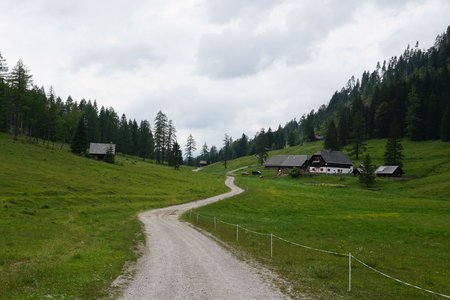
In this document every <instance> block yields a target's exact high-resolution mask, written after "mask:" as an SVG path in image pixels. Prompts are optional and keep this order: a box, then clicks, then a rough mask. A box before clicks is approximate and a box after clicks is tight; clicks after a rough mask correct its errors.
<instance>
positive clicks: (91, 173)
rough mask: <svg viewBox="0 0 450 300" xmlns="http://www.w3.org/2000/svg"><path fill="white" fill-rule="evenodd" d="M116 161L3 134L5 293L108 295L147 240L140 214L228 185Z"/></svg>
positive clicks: (0, 201)
mask: <svg viewBox="0 0 450 300" xmlns="http://www.w3.org/2000/svg"><path fill="white" fill-rule="evenodd" d="M116 162H117V163H116V164H115V165H111V164H107V163H104V162H101V161H95V160H91V159H88V158H84V157H78V156H75V155H73V154H71V153H69V152H67V151H60V150H59V148H58V150H50V149H47V148H46V147H44V146H41V145H35V144H29V143H27V142H26V141H18V142H15V143H14V142H13V141H12V139H11V138H10V136H7V135H4V134H0V170H1V171H0V298H2V299H23V298H27V299H28V298H35V299H41V298H46V297H48V298H57V299H62V298H69V299H74V298H75V299H98V298H101V297H104V296H106V295H107V294H108V288H109V286H110V284H111V282H112V281H113V280H114V279H115V278H116V277H117V276H118V275H119V274H121V272H122V267H123V266H124V263H125V262H127V261H134V260H135V259H136V258H137V256H138V246H139V244H142V242H144V236H143V234H142V228H141V223H140V222H139V221H138V219H137V217H136V215H137V213H138V212H141V211H145V210H147V209H151V208H156V207H163V206H168V205H173V204H178V203H183V202H187V201H191V200H196V199H202V198H205V197H208V196H211V195H216V194H219V193H222V192H224V191H226V190H227V189H226V188H225V186H224V185H223V175H220V176H214V175H213V176H211V174H206V173H202V172H192V171H191V169H190V168H181V170H180V171H175V170H173V169H172V168H169V167H167V166H160V165H157V164H153V162H151V161H150V162H147V161H146V162H143V161H142V160H139V159H138V158H135V157H123V156H121V155H118V156H117V157H116Z"/></svg>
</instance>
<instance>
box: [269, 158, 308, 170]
mask: <svg viewBox="0 0 450 300" xmlns="http://www.w3.org/2000/svg"><path fill="white" fill-rule="evenodd" d="M307 165H308V156H306V155H274V156H272V157H271V158H269V159H268V160H267V161H266V162H265V163H264V167H265V168H266V169H271V170H286V169H293V168H294V167H297V168H299V169H303V170H306V168H307Z"/></svg>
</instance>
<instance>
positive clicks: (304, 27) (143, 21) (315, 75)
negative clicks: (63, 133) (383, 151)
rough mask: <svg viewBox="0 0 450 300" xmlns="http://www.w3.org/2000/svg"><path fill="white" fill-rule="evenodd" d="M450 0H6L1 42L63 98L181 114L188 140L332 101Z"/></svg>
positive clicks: (415, 36) (441, 17) (129, 111)
mask: <svg viewBox="0 0 450 300" xmlns="http://www.w3.org/2000/svg"><path fill="white" fill-rule="evenodd" d="M448 11H450V3H449V2H448V1H445V0H431V1H424V0H415V1H407V0H401V1H387V0H372V1H356V0H347V1H331V0H320V1H314V2H311V3H308V4H306V2H305V3H304V2H300V1H296V0H279V1H277V0H252V1H238V0H208V1H207V0H173V1H158V0H139V1H132V2H130V1H124V0H114V1H87V0H78V1H74V0H68V1H57V0H37V1H31V0H24V1H12V0H3V1H0V20H1V21H0V22H1V26H0V36H1V45H0V51H1V53H2V54H3V56H4V57H5V58H6V59H7V62H8V64H9V66H13V65H14V64H15V62H16V61H17V60H18V59H19V58H22V59H23V60H24V62H25V64H26V65H27V66H28V67H29V68H30V69H31V72H32V74H33V75H34V82H35V83H37V84H39V85H44V86H45V87H46V88H48V87H49V86H50V85H52V86H53V87H54V89H55V92H56V93H57V94H58V95H60V96H61V97H62V98H63V99H65V97H67V96H68V95H69V94H70V95H72V97H73V98H74V99H77V100H80V99H81V98H86V99H96V100H97V102H98V103H99V104H100V105H104V106H108V107H109V106H112V107H114V108H115V110H116V111H117V112H118V113H120V114H121V113H126V115H127V117H129V118H136V119H138V120H140V119H148V120H149V121H151V122H153V119H154V117H155V115H156V113H157V112H158V110H162V111H164V112H165V113H166V114H167V115H168V117H169V118H171V119H173V121H174V122H175V126H176V127H177V129H178V137H179V141H180V143H181V144H184V143H185V141H186V137H187V135H188V134H189V133H192V134H193V136H194V138H195V139H196V140H197V144H198V145H201V144H203V142H204V141H206V142H207V143H208V145H211V144H215V145H217V146H220V145H221V144H222V138H223V134H224V133H225V132H227V133H228V134H230V135H232V136H233V137H234V138H238V137H239V136H241V134H242V132H245V133H246V134H248V135H249V136H253V135H254V133H255V132H256V131H258V130H260V129H261V128H262V127H264V128H266V129H267V127H269V126H271V127H272V129H275V128H276V127H277V126H278V124H279V123H281V124H284V123H285V122H287V121H288V120H290V119H292V118H297V119H298V118H299V117H300V116H301V115H302V114H304V113H308V112H309V111H310V110H311V109H317V108H318V107H319V106H320V105H321V104H324V103H327V102H328V100H329V99H330V97H331V95H332V93H333V92H334V91H335V90H337V89H340V88H341V87H342V86H343V85H345V83H346V81H347V80H348V78H349V77H350V76H351V75H355V76H357V77H359V76H360V75H361V73H362V72H363V71H364V70H369V69H373V68H374V66H375V65H376V62H377V61H383V60H385V59H386V60H388V59H389V58H390V57H391V56H393V55H399V54H401V53H402V52H403V50H404V49H405V47H406V46H407V45H408V44H411V45H414V44H415V42H416V41H419V42H420V45H421V48H428V47H429V46H431V45H432V44H433V42H434V39H435V37H436V35H437V34H439V33H441V32H443V31H444V30H445V29H446V27H447V26H448V25H449V24H448V13H447V12H448Z"/></svg>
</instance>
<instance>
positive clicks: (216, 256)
mask: <svg viewBox="0 0 450 300" xmlns="http://www.w3.org/2000/svg"><path fill="white" fill-rule="evenodd" d="M225 184H226V185H227V186H228V187H229V188H230V189H231V191H230V192H228V193H225V194H222V195H218V196H215V197H211V198H208V199H205V200H199V201H195V202H190V203H186V204H181V205H176V206H171V207H166V208H162V209H156V210H151V211H147V212H144V213H141V214H140V215H139V219H140V220H141V221H142V222H143V223H144V224H145V234H146V237H147V245H146V247H145V251H144V254H143V256H142V257H141V258H140V259H139V261H138V272H137V274H136V276H135V278H134V279H133V281H132V282H131V283H130V284H129V285H128V287H127V288H126V289H125V291H124V293H123V299H282V298H285V296H284V295H283V294H281V292H279V291H278V290H277V289H276V288H274V287H273V286H271V284H270V282H267V281H264V278H263V277H262V276H261V275H259V274H258V273H259V272H260V271H261V270H257V269H255V268H253V267H251V266H249V265H248V264H246V263H244V262H242V261H240V260H238V259H237V258H236V257H234V256H233V255H232V254H230V253H229V252H228V251H226V250H225V249H223V248H222V247H220V246H219V245H218V244H217V243H216V242H214V241H213V240H212V239H211V238H208V237H207V236H205V235H203V234H201V233H200V232H198V231H197V230H195V229H194V228H192V227H191V226H189V225H188V224H186V223H183V222H181V221H179V220H178V217H179V216H180V215H181V214H182V213H184V212H185V211H187V210H189V209H191V208H196V207H199V206H203V205H206V204H209V203H213V202H217V201H220V200H223V199H225V198H229V197H232V196H234V195H237V194H240V193H242V192H243V190H242V189H241V188H239V187H237V186H236V185H234V178H233V177H231V176H227V179H226V181H225Z"/></svg>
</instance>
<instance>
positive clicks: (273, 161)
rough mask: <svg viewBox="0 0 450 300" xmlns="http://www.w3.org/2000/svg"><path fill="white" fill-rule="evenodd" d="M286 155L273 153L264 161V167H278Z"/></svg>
mask: <svg viewBox="0 0 450 300" xmlns="http://www.w3.org/2000/svg"><path fill="white" fill-rule="evenodd" d="M286 156H287V155H274V156H272V157H271V158H269V159H268V160H266V162H265V163H264V166H266V167H279V166H281V163H282V162H283V161H284V160H285V159H286Z"/></svg>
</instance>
